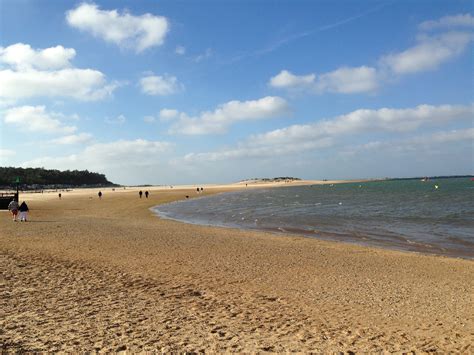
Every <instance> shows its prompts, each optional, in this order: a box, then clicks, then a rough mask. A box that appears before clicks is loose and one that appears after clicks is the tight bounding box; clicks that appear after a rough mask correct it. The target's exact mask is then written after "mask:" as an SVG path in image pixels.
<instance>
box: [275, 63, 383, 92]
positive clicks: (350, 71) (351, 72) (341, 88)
mask: <svg viewBox="0 0 474 355" xmlns="http://www.w3.org/2000/svg"><path fill="white" fill-rule="evenodd" d="M269 85H270V86H272V87H274V88H280V89H282V88H283V89H295V90H309V91H312V92H314V93H319V94H321V93H325V92H330V93H339V94H355V93H363V92H371V91H375V90H376V89H377V86H378V78H377V71H376V69H375V68H371V67H366V66H362V67H341V68H339V69H337V70H334V71H332V72H328V73H323V74H320V75H318V76H316V74H314V73H312V74H308V75H294V74H292V73H291V72H289V71H288V70H282V71H281V72H280V73H279V74H277V75H275V76H274V77H272V78H271V79H270V82H269Z"/></svg>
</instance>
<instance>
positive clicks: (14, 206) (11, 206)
mask: <svg viewBox="0 0 474 355" xmlns="http://www.w3.org/2000/svg"><path fill="white" fill-rule="evenodd" d="M19 207H20V206H18V202H16V200H15V199H13V200H12V201H11V202H10V203H9V204H8V210H9V211H10V212H11V213H12V217H13V220H14V221H15V222H16V216H17V215H18V208H19Z"/></svg>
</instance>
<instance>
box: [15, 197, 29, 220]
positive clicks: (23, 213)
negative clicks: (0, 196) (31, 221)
mask: <svg viewBox="0 0 474 355" xmlns="http://www.w3.org/2000/svg"><path fill="white" fill-rule="evenodd" d="M18 211H20V222H26V220H27V217H28V211H29V208H28V205H27V204H26V202H25V201H23V202H22V203H21V205H20V208H19V209H18Z"/></svg>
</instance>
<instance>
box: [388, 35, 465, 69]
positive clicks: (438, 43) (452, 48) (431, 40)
mask: <svg viewBox="0 0 474 355" xmlns="http://www.w3.org/2000/svg"><path fill="white" fill-rule="evenodd" d="M472 38H473V36H472V34H470V33H465V32H448V33H444V34H442V35H440V36H436V37H426V36H422V37H420V39H419V43H418V44H417V45H416V46H414V47H411V48H408V49H407V50H405V51H403V52H400V53H395V54H390V55H387V56H384V57H382V59H381V63H382V65H384V66H386V67H388V69H389V70H390V71H392V72H393V73H395V74H410V73H417V72H423V71H429V70H434V69H437V68H438V67H439V66H440V65H441V64H443V63H445V62H447V61H449V60H451V59H453V58H455V57H457V56H459V55H460V54H462V53H463V52H464V51H465V49H466V48H467V46H468V44H469V43H470V42H471V41H472Z"/></svg>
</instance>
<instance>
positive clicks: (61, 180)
mask: <svg viewBox="0 0 474 355" xmlns="http://www.w3.org/2000/svg"><path fill="white" fill-rule="evenodd" d="M17 178H18V179H19V184H20V187H22V188H25V187H26V188H39V187H49V186H65V187H66V186H67V187H78V186H117V185H115V184H113V183H112V182H110V181H109V180H107V178H106V177H105V175H104V174H99V173H93V172H90V171H88V170H66V171H59V170H50V169H44V168H13V167H0V187H1V188H14V187H16V181H17Z"/></svg>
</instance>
